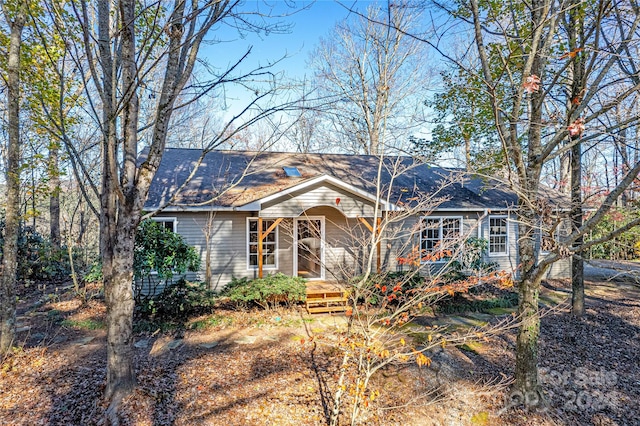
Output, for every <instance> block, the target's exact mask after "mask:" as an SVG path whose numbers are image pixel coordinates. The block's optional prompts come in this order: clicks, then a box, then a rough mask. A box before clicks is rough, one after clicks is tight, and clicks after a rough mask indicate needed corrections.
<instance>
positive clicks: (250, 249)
mask: <svg viewBox="0 0 640 426" xmlns="http://www.w3.org/2000/svg"><path fill="white" fill-rule="evenodd" d="M274 222H275V220H273V219H263V220H262V232H263V233H264V232H265V231H267V230H268V229H269V228H270V227H271V225H273V224H274ZM277 251H278V227H277V226H276V227H274V229H273V230H272V231H271V232H269V233H268V234H265V235H264V237H263V239H262V267H263V268H264V269H276V268H277V267H278V266H277V260H278V259H277V255H276V253H277ZM247 268H248V269H257V268H258V218H249V219H248V222H247Z"/></svg>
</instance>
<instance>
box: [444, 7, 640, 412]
mask: <svg viewBox="0 0 640 426" xmlns="http://www.w3.org/2000/svg"><path fill="white" fill-rule="evenodd" d="M620 5H621V4H618V3H615V2H614V3H611V2H604V1H602V2H596V3H594V4H586V3H580V4H576V3H574V2H571V1H563V2H552V1H547V0H536V1H534V2H533V3H530V4H527V5H526V6H525V7H524V8H523V9H521V8H517V7H515V6H514V5H511V4H505V5H502V4H501V5H497V4H496V5H487V4H481V3H480V2H478V1H477V0H470V1H469V2H468V3H464V4H463V5H462V7H463V8H464V13H463V14H458V15H457V16H458V17H460V19H462V20H464V19H465V18H464V16H467V17H468V20H467V22H469V23H470V27H469V28H470V30H471V31H472V34H473V43H474V45H475V49H476V51H477V52H478V57H479V59H480V63H481V69H480V71H479V73H478V70H470V69H466V68H464V67H463V66H462V64H461V63H460V62H459V61H456V60H455V59H453V58H451V57H449V58H450V59H452V60H453V62H454V63H455V64H456V65H457V66H458V67H459V68H460V69H463V70H466V72H468V73H470V74H472V75H479V76H480V77H481V79H482V84H483V86H484V89H485V92H486V96H487V97H488V100H489V101H490V105H491V110H492V113H493V118H494V122H495V126H496V131H497V133H498V136H499V139H500V141H501V144H502V147H503V150H504V151H505V155H506V157H507V158H508V161H509V170H510V173H509V176H508V181H509V183H510V185H511V187H512V188H513V189H514V190H515V191H516V192H517V193H518V195H519V205H518V216H519V224H518V225H519V226H518V232H519V236H518V252H519V257H520V264H521V267H520V271H519V275H520V277H519V283H518V291H519V310H518V313H519V315H520V316H521V317H522V320H523V321H522V325H521V326H520V329H519V331H518V337H517V343H516V382H515V386H514V397H516V398H515V399H516V401H517V402H519V403H524V404H525V405H527V406H538V405H540V404H541V403H542V401H543V397H542V394H541V392H540V389H539V384H538V373H537V371H538V370H537V363H538V349H537V348H538V337H539V333H540V317H539V312H538V291H539V288H540V282H541V279H542V277H543V276H544V274H545V272H546V270H547V269H548V268H549V266H550V265H551V264H552V263H553V262H554V261H555V260H557V259H559V258H562V257H566V256H568V255H570V254H572V253H577V254H579V253H580V251H581V250H584V249H585V248H586V247H588V246H590V245H592V244H595V243H596V242H594V241H591V242H589V243H584V244H581V243H580V239H581V238H582V236H583V235H584V234H585V233H586V232H588V231H589V230H590V229H592V228H593V226H595V224H596V223H597V222H598V221H599V220H600V219H601V218H602V216H603V215H604V214H605V213H606V212H607V211H608V210H609V209H610V208H611V206H612V204H613V203H614V202H615V200H616V199H617V198H618V197H619V196H620V195H621V194H622V193H623V192H624V190H625V189H626V188H627V187H628V185H629V184H630V183H631V182H632V181H633V180H634V179H635V178H636V176H637V174H638V172H640V162H639V163H636V164H634V165H633V166H632V167H630V168H629V169H628V172H627V173H626V174H625V176H624V178H623V179H621V181H620V182H619V185H618V186H616V187H615V188H614V189H613V190H612V191H611V192H610V193H609V195H608V196H607V197H606V198H605V199H604V201H603V203H602V205H601V206H600V208H599V209H598V211H597V212H596V213H594V214H593V215H592V217H591V218H589V219H588V220H587V221H585V223H583V224H582V223H579V222H578V221H574V227H573V228H572V232H571V235H569V236H568V237H567V238H566V239H564V241H563V243H562V244H560V245H558V246H557V247H556V249H555V250H554V251H553V252H552V253H550V254H548V255H546V256H543V257H541V256H540V251H539V245H538V244H537V235H538V234H539V231H538V229H539V228H540V223H542V222H544V220H543V219H544V214H545V211H546V210H547V206H546V205H545V202H544V201H543V198H542V197H541V195H540V192H541V187H540V180H541V174H542V170H543V167H544V166H545V164H546V163H548V162H549V161H552V160H553V159H554V158H557V157H558V156H561V155H563V154H564V153H566V152H568V151H570V150H572V151H573V153H572V154H573V158H574V159H576V160H577V158H578V157H580V156H581V154H580V149H579V145H578V142H580V141H581V142H586V141H590V140H597V139H601V138H602V137H603V135H607V134H609V133H611V132H613V131H616V130H617V129H621V128H626V127H635V126H638V124H639V123H638V120H639V117H637V116H634V117H632V118H631V119H630V120H629V121H626V122H618V123H616V124H615V125H614V126H613V127H609V128H607V127H606V126H601V125H599V122H600V120H601V119H602V118H603V117H605V116H606V115H607V114H609V112H610V111H612V110H613V109H614V108H615V107H616V105H620V104H622V103H624V102H625V101H626V100H627V99H629V98H630V97H632V96H635V93H637V91H638V89H639V88H640V85H638V82H637V81H636V80H635V79H634V78H630V77H629V76H626V75H625V74H624V73H623V72H621V68H620V66H619V64H617V60H618V57H619V56H620V55H623V56H624V57H625V60H626V61H631V62H633V63H634V64H635V62H634V61H635V60H634V58H632V57H629V56H626V55H624V52H626V51H627V49H628V48H629V47H630V46H632V45H635V44H636V43H637V42H638V33H637V29H638V24H639V23H640V14H639V13H638V10H637V8H626V9H625V10H624V16H625V19H622V20H616V19H615V14H616V13H617V12H616V11H617V8H618V7H619V6H620ZM456 11H457V12H460V11H461V9H456ZM451 12H453V10H451ZM576 13H577V15H574V14H576ZM505 16H508V17H509V18H507V19H503V17H505ZM563 19H566V21H567V22H570V21H571V20H574V21H575V20H576V19H581V20H582V22H580V23H579V24H577V25H576V26H574V27H571V26H569V27H568V28H569V31H568V35H567V33H563V32H562V31H560V24H561V22H562V20H563ZM559 38H561V39H562V40H565V41H566V40H572V38H573V42H574V44H573V45H571V43H570V42H568V41H567V42H566V44H564V46H572V49H571V50H568V51H567V50H563V51H561V50H559V49H558V46H559V44H558V39H559ZM585 40H589V41H588V42H585ZM576 43H578V44H576ZM580 43H582V44H580ZM561 45H562V44H561ZM563 49H567V47H563ZM566 87H569V88H570V90H568V91H565V88H566ZM613 87H615V89H612V88H613ZM574 147H576V148H575V149H574ZM578 167H580V165H579V163H575V164H574V168H578ZM576 170H577V169H576ZM575 179H580V177H579V175H577V174H576V175H575ZM575 185H578V186H579V182H577V181H576V182H575ZM577 203H578V201H577V200H575V199H574V217H576V216H577V215H578V210H580V214H581V213H582V212H581V207H582V206H578V205H577ZM637 223H638V221H637V220H636V221H631V222H629V223H627V224H626V225H625V226H624V228H626V229H629V228H630V227H633V226H635V225H636V224H637ZM616 232H617V231H616ZM611 236H612V235H609V236H607V237H608V238H611Z"/></svg>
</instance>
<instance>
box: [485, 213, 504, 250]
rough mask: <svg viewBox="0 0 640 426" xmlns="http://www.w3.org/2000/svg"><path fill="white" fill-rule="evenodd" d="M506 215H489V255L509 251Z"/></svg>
mask: <svg viewBox="0 0 640 426" xmlns="http://www.w3.org/2000/svg"><path fill="white" fill-rule="evenodd" d="M507 223H508V222H507V217H506V216H489V255H503V254H504V255H506V254H507V253H508V251H507V250H508V229H509V228H508V225H507Z"/></svg>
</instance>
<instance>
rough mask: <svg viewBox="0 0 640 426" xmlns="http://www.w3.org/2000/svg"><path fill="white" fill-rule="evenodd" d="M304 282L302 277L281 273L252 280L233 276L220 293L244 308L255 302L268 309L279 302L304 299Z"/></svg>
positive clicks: (294, 301) (287, 302) (293, 301)
mask: <svg viewBox="0 0 640 426" xmlns="http://www.w3.org/2000/svg"><path fill="white" fill-rule="evenodd" d="M305 282H306V281H305V280H304V279H303V278H300V277H290V276H287V275H284V274H281V273H277V274H275V275H267V276H266V277H265V278H258V279H254V280H250V279H247V278H234V279H233V280H232V281H231V282H230V283H229V284H227V286H226V287H225V288H224V290H223V291H222V295H223V296H226V297H228V298H229V299H231V300H232V301H234V302H236V303H237V304H238V305H240V306H242V307H245V308H246V307H249V306H250V305H252V304H256V305H258V306H260V307H262V308H263V309H269V308H270V307H275V306H276V305H278V304H280V303H286V304H287V305H289V304H291V303H296V302H299V301H302V300H304V299H305V295H306V285H305Z"/></svg>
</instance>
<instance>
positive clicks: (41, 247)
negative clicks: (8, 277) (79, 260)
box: [0, 217, 71, 281]
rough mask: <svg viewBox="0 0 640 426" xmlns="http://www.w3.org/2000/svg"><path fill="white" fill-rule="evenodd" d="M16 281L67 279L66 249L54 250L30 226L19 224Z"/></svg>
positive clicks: (0, 227)
mask: <svg viewBox="0 0 640 426" xmlns="http://www.w3.org/2000/svg"><path fill="white" fill-rule="evenodd" d="M4 227H5V220H4V217H2V218H1V219H0V259H2V250H3V248H4ZM17 272H18V279H20V280H33V281H48V280H60V279H65V278H68V277H69V274H70V273H71V265H70V263H69V256H68V253H67V249H66V248H65V247H62V248H60V249H54V248H53V246H52V245H51V241H50V240H49V239H48V238H46V237H44V236H43V235H41V234H40V233H39V232H37V231H36V230H35V229H34V228H33V227H32V226H25V225H24V223H20V227H19V229H18V271H17Z"/></svg>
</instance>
